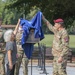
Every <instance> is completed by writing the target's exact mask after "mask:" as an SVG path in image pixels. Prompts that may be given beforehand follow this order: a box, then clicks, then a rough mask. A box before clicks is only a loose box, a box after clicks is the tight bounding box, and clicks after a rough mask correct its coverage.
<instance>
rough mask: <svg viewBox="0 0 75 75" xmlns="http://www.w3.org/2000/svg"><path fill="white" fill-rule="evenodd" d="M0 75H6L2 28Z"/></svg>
mask: <svg viewBox="0 0 75 75" xmlns="http://www.w3.org/2000/svg"><path fill="white" fill-rule="evenodd" d="M0 75H5V63H4V40H3V29H1V28H0Z"/></svg>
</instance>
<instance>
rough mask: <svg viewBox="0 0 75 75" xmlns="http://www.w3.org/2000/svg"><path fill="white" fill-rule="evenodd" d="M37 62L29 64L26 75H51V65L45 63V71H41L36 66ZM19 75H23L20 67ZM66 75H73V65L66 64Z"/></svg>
mask: <svg viewBox="0 0 75 75" xmlns="http://www.w3.org/2000/svg"><path fill="white" fill-rule="evenodd" d="M37 64H38V63H37V62H34V63H32V68H31V62H30V63H29V65H28V75H52V71H53V67H52V63H49V62H46V70H45V71H43V70H41V68H40V67H38V66H37ZM19 75H23V69H22V65H21V67H20V71H19ZM67 75H75V63H68V64H67Z"/></svg>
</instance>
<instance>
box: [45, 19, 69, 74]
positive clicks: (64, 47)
mask: <svg viewBox="0 0 75 75" xmlns="http://www.w3.org/2000/svg"><path fill="white" fill-rule="evenodd" d="M44 21H45V22H46V24H47V26H48V28H49V30H50V31H52V32H53V33H54V40H53V46H52V54H53V56H54V60H53V75H67V73H66V66H67V59H68V53H69V35H68V33H67V31H66V30H65V28H63V29H62V30H59V31H58V30H56V29H55V28H54V27H53V26H52V25H51V24H50V23H49V22H48V21H47V20H46V19H44ZM59 57H62V58H63V61H62V62H61V63H58V58H59Z"/></svg>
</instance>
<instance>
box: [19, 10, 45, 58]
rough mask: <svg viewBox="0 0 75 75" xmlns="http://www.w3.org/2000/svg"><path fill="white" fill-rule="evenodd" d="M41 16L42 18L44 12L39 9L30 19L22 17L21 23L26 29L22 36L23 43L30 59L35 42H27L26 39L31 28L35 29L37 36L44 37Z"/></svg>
mask: <svg viewBox="0 0 75 75" xmlns="http://www.w3.org/2000/svg"><path fill="white" fill-rule="evenodd" d="M41 18H42V13H41V12H40V11H39V12H37V14H36V15H35V16H34V17H33V18H32V19H31V20H30V21H28V20H25V19H20V20H21V21H20V25H21V26H22V28H23V31H24V32H23V34H22V38H21V44H22V48H23V49H24V52H25V54H26V56H27V58H28V59H30V58H31V56H32V52H33V48H34V44H33V43H26V40H27V38H28V35H29V29H30V28H34V29H35V31H34V35H35V38H40V40H42V39H43V38H44V34H43V31H42V27H41V26H42V24H41Z"/></svg>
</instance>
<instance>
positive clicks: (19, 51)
mask: <svg viewBox="0 0 75 75" xmlns="http://www.w3.org/2000/svg"><path fill="white" fill-rule="evenodd" d="M21 35H22V34H21V33H20V32H19V31H18V33H17V35H16V42H17V61H16V65H15V75H19V69H20V65H21V62H22V58H23V54H24V51H23V49H22V47H21Z"/></svg>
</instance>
